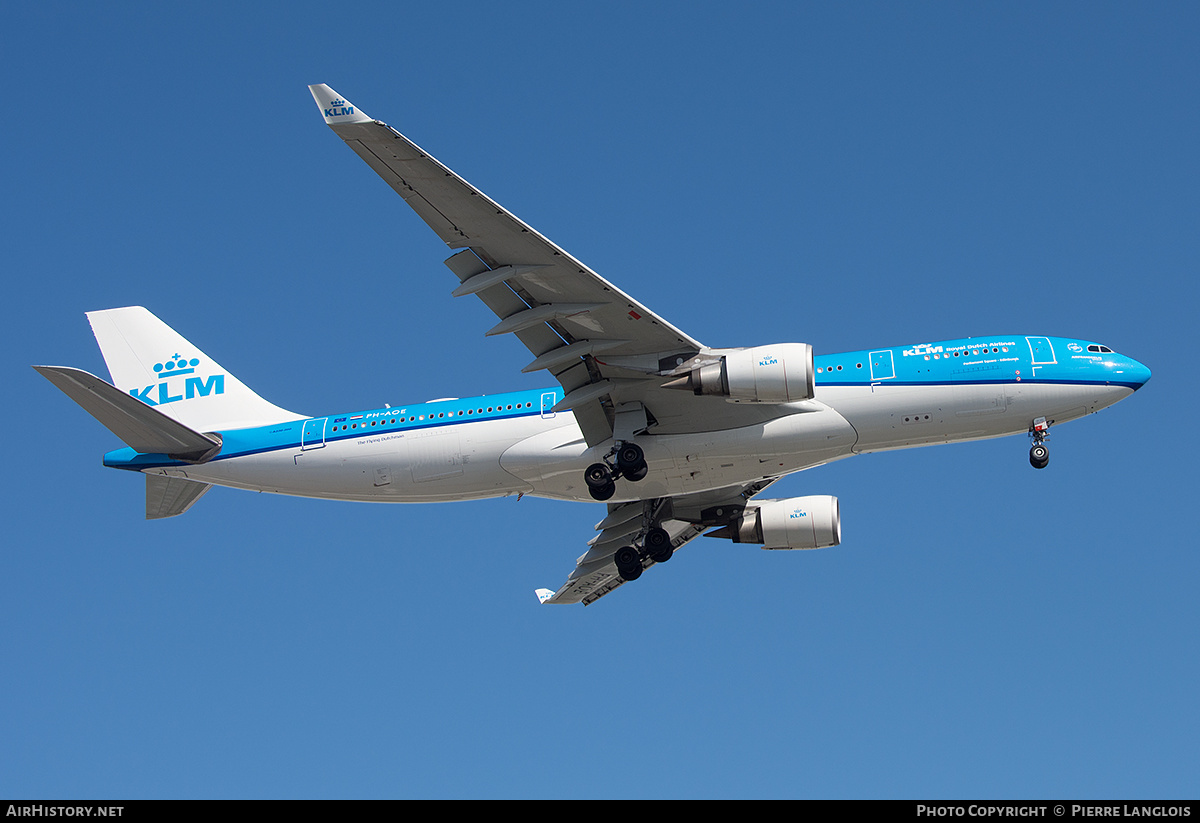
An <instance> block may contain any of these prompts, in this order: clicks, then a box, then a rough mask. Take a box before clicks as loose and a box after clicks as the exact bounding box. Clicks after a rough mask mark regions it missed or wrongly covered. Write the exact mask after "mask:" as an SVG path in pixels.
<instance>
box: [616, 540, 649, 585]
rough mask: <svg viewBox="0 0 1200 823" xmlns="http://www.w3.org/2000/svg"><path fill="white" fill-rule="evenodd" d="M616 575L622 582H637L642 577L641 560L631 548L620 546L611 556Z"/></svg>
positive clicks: (635, 550) (636, 551)
mask: <svg viewBox="0 0 1200 823" xmlns="http://www.w3.org/2000/svg"><path fill="white" fill-rule="evenodd" d="M613 562H614V563H616V564H617V574H619V575H621V578H622V579H624V580H627V581H628V580H637V579H638V578H639V577H641V576H642V558H641V555H639V554H638V550H637V549H635V548H634V547H633V546H622V547H621V548H619V549H617V551H616V553H615V554H614V555H613Z"/></svg>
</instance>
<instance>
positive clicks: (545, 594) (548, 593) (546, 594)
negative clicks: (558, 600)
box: [537, 589, 554, 603]
mask: <svg viewBox="0 0 1200 823" xmlns="http://www.w3.org/2000/svg"><path fill="white" fill-rule="evenodd" d="M537 597H538V602H539V603H545V602H546V601H547V600H549V599H550V598H551V597H554V591H553V589H538V590H537Z"/></svg>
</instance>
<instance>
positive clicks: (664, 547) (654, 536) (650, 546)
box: [645, 528, 675, 563]
mask: <svg viewBox="0 0 1200 823" xmlns="http://www.w3.org/2000/svg"><path fill="white" fill-rule="evenodd" d="M645 543H646V554H648V555H650V559H651V560H653V561H654V562H655V563H666V562H667V561H668V560H670V559H671V555H673V554H674V552H675V550H674V549H673V548H672V547H671V535H670V534H668V533H667V530H666V529H663V528H653V529H651V530H650V531H648V532H646V541H645Z"/></svg>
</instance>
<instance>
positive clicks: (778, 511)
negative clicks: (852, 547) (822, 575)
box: [720, 494, 842, 549]
mask: <svg viewBox="0 0 1200 823" xmlns="http://www.w3.org/2000/svg"><path fill="white" fill-rule="evenodd" d="M751 506H753V508H750V507H747V509H746V511H745V512H744V513H743V514H742V516H741V519H740V520H739V521H738V522H736V523H734V524H733V526H732V528H729V529H728V533H727V534H722V535H720V536H722V537H729V538H730V539H731V540H733V542H734V543H761V544H762V547H763V548H764V549H827V548H829V547H831V546H836V545H838V544H839V543H841V542H842V518H841V512H840V509H839V507H838V499H837V498H836V497H832V496H830V495H827V494H818V495H811V496H809V497H788V498H785V499H783V500H760V501H756V502H755V503H753V504H751ZM722 531H725V530H722Z"/></svg>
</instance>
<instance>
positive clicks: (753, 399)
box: [663, 343, 815, 403]
mask: <svg viewBox="0 0 1200 823" xmlns="http://www.w3.org/2000/svg"><path fill="white" fill-rule="evenodd" d="M814 371H815V370H814V369H813V351H812V346H810V345H809V344H807V343H779V344H777V345H773V346H755V347H753V348H749V349H739V350H737V351H731V352H728V353H727V354H724V355H721V359H720V360H719V361H718V362H715V363H707V364H705V365H703V366H697V367H696V368H694V369H692V370H691V371H690V372H688V373H687V374H686V375H684V376H683V377H680V378H677V379H675V380H672V381H671V382H670V383H665V384H664V385H663V388H668V389H691V391H692V392H693V393H694V394H713V395H717V396H719V397H728V398H729V399H730V401H732V402H735V403H795V402H798V401H800V400H811V399H812V397H813V394H814V393H815V389H814V385H813V375H814Z"/></svg>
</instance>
